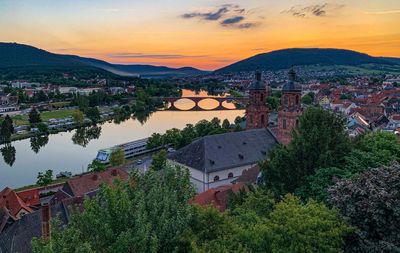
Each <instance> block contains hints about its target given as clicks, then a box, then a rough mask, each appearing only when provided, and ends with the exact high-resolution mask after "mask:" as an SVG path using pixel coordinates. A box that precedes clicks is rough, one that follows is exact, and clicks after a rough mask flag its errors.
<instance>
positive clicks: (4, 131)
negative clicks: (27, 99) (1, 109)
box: [0, 115, 14, 140]
mask: <svg viewBox="0 0 400 253" xmlns="http://www.w3.org/2000/svg"><path fill="white" fill-rule="evenodd" d="M13 133H14V126H13V122H12V119H11V118H10V116H8V115H7V116H6V117H5V118H4V120H3V122H2V123H1V129H0V136H1V137H2V138H3V140H8V139H10V137H11V135H12V134H13Z"/></svg>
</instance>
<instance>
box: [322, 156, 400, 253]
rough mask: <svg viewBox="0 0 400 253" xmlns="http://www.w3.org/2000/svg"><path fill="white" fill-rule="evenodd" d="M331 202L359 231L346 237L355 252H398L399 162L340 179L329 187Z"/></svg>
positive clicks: (399, 243) (399, 220)
mask: <svg viewBox="0 0 400 253" xmlns="http://www.w3.org/2000/svg"><path fill="white" fill-rule="evenodd" d="M328 192H329V195H330V199H329V201H330V203H331V204H332V205H334V206H336V207H337V208H339V209H340V211H341V212H342V214H343V215H344V216H347V217H350V223H351V224H352V225H353V226H355V227H356V228H357V229H358V230H356V231H355V232H354V233H353V236H352V237H350V238H348V242H347V247H348V249H349V251H354V252H398V251H400V216H399V213H400V199H399V197H400V165H399V164H398V163H397V162H394V163H393V164H392V165H391V166H382V167H380V168H375V169H371V170H370V171H367V172H364V173H361V174H359V175H358V176H356V177H354V178H350V179H347V180H339V181H338V182H336V184H335V185H333V186H331V187H330V188H329V189H328Z"/></svg>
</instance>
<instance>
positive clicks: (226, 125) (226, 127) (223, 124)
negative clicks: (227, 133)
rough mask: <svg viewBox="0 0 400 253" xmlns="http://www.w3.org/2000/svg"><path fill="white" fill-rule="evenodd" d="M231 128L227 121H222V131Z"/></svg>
mask: <svg viewBox="0 0 400 253" xmlns="http://www.w3.org/2000/svg"><path fill="white" fill-rule="evenodd" d="M230 126H231V123H229V120H228V119H224V121H223V122H222V128H224V129H229V128H230Z"/></svg>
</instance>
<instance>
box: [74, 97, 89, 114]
mask: <svg viewBox="0 0 400 253" xmlns="http://www.w3.org/2000/svg"><path fill="white" fill-rule="evenodd" d="M75 103H76V105H77V106H78V108H79V110H80V111H82V112H84V111H86V110H87V109H88V108H89V99H88V98H87V97H86V96H84V95H78V96H77V97H76V99H75Z"/></svg>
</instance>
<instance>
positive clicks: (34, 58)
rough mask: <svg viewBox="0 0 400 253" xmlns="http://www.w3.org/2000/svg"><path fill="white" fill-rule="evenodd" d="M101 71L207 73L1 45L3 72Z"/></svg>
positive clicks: (123, 73) (146, 74)
mask: <svg viewBox="0 0 400 253" xmlns="http://www.w3.org/2000/svg"><path fill="white" fill-rule="evenodd" d="M24 67H30V68H32V67H42V68H50V69H51V68H57V69H62V68H65V69H69V68H89V69H93V68H98V69H101V70H106V71H108V72H112V73H114V74H117V75H121V76H139V75H140V76H144V77H176V76H191V75H201V74H204V73H207V72H206V71H202V70H199V69H195V68H192V67H183V68H169V67H164V66H152V65H122V64H111V63H108V62H106V61H102V60H98V59H94V58H85V57H80V56H76V55H62V54H54V53H50V52H47V51H45V50H42V49H38V48H36V47H33V46H29V45H23V44H18V43H3V42H0V68H24Z"/></svg>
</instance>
